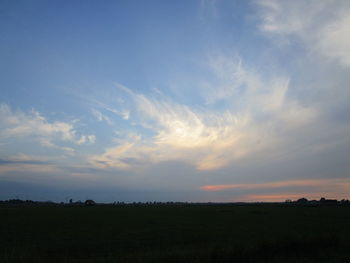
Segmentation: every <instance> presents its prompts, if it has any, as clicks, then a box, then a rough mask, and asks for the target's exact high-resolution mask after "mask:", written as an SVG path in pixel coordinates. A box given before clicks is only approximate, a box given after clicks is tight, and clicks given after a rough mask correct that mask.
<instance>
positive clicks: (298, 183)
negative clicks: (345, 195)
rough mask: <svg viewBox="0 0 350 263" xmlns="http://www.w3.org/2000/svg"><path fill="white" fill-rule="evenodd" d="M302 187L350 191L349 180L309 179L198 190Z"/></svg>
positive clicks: (209, 186)
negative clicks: (326, 187)
mask: <svg viewBox="0 0 350 263" xmlns="http://www.w3.org/2000/svg"><path fill="white" fill-rule="evenodd" d="M302 186H313V187H315V186H319V187H325V186H328V187H334V188H340V189H347V190H348V189H350V179H310V180H290V181H277V182H269V183H260V184H257V183H254V184H218V185H204V186H201V187H200V189H201V190H204V191H223V190H227V189H242V190H255V189H276V188H283V187H302Z"/></svg>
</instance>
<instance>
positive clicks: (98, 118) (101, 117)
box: [91, 109, 112, 125]
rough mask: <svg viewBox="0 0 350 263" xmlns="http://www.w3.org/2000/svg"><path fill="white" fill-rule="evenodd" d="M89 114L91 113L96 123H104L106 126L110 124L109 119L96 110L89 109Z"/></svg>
mask: <svg viewBox="0 0 350 263" xmlns="http://www.w3.org/2000/svg"><path fill="white" fill-rule="evenodd" d="M91 112H92V114H93V115H94V116H95V118H96V119H97V120H98V121H105V122H106V123H107V124H109V125H111V124H112V121H111V119H110V118H109V117H108V116H106V115H104V114H102V112H100V111H98V110H96V109H91Z"/></svg>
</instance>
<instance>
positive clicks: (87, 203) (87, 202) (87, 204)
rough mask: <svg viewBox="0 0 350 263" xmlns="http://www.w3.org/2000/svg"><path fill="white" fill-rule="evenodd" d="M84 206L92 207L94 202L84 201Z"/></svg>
mask: <svg viewBox="0 0 350 263" xmlns="http://www.w3.org/2000/svg"><path fill="white" fill-rule="evenodd" d="M85 205H86V206H93V205H96V203H95V201H94V200H90V199H89V200H86V201H85Z"/></svg>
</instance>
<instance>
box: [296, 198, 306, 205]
mask: <svg viewBox="0 0 350 263" xmlns="http://www.w3.org/2000/svg"><path fill="white" fill-rule="evenodd" d="M307 202H308V200H307V199H306V198H305V197H303V198H300V199H298V200H297V203H300V204H305V203H307Z"/></svg>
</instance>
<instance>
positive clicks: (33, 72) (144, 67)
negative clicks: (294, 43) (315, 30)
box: [0, 1, 271, 115]
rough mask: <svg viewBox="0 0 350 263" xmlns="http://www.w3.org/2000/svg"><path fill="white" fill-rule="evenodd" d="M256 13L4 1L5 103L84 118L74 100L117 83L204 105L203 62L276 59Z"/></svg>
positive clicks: (188, 5)
mask: <svg viewBox="0 0 350 263" xmlns="http://www.w3.org/2000/svg"><path fill="white" fill-rule="evenodd" d="M252 11H253V10H252V6H251V3H250V2H249V1H232V2H231V1H227V2H221V3H215V4H214V5H211V4H210V5H208V6H207V7H203V5H202V4H201V2H200V1H102V2H101V1H2V3H1V7H0V31H1V35H2V36H1V39H0V57H1V62H0V69H1V72H2V78H1V80H0V85H1V87H2V95H1V100H2V101H3V102H7V103H9V104H10V105H13V106H15V107H17V106H19V107H21V108H24V109H28V108H32V107H34V108H36V109H37V110H39V111H48V114H50V113H52V112H57V111H59V109H62V106H64V109H65V112H69V113H71V114H73V115H74V114H78V115H79V114H80V115H81V114H84V111H85V110H86V109H81V108H80V107H79V106H81V105H80V104H79V102H78V101H76V98H75V97H74V95H72V94H76V93H84V92H89V91H90V90H94V91H100V92H101V93H103V92H107V93H108V91H109V90H111V89H114V86H113V83H114V82H118V83H121V84H123V85H125V86H127V87H128V88H130V89H132V90H134V91H136V92H139V93H148V92H150V90H151V88H152V87H157V88H158V89H164V90H165V91H166V92H169V90H168V91H167V89H168V87H169V85H171V84H174V82H176V83H175V84H176V85H182V86H186V85H188V86H189V87H182V88H183V89H184V90H185V91H187V92H185V96H182V97H181V98H179V99H180V100H183V102H184V103H200V102H201V101H200V100H199V99H200V98H198V94H193V93H191V90H194V89H192V87H191V85H196V84H197V83H195V82H193V83H191V81H193V79H199V78H201V76H203V73H205V70H203V69H201V68H200V67H198V65H197V63H198V61H205V60H206V56H207V55H208V54H210V53H215V52H223V53H227V51H229V52H228V53H231V54H233V55H235V54H234V53H235V52H239V55H241V56H242V57H244V59H245V60H246V61H247V62H248V63H249V61H252V60H253V59H254V60H255V62H258V60H259V58H262V57H264V53H266V52H267V53H269V52H271V50H269V49H268V45H267V44H266V39H264V38H262V37H260V36H259V35H258V34H257V33H256V27H255V26H256V25H255V21H254V17H253V16H252V14H253V12H252ZM257 46H258V48H257ZM264 48H266V49H264ZM266 67H268V65H266ZM72 91H74V92H72ZM169 95H170V96H176V94H169ZM72 96H73V97H72Z"/></svg>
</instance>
